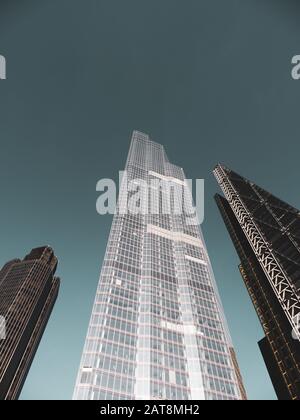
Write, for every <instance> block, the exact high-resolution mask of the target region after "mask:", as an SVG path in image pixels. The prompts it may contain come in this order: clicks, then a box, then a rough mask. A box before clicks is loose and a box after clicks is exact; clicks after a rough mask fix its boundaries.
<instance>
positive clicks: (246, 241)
mask: <svg viewBox="0 0 300 420" xmlns="http://www.w3.org/2000/svg"><path fill="white" fill-rule="evenodd" d="M214 174H215V177H216V179H217V181H218V183H219V185H220V187H221V189H222V191H223V193H224V195H225V198H224V197H222V196H221V195H216V197H215V198H216V202H217V204H218V207H219V209H220V212H221V214H222V217H223V220H224V222H225V224H226V227H227V229H228V231H229V234H230V236H231V239H232V241H233V244H234V246H235V248H236V250H237V253H238V255H239V258H240V261H241V264H240V266H239V269H240V273H241V275H242V278H243V280H244V282H245V285H246V287H247V290H248V292H249V295H250V297H251V299H252V302H253V305H254V307H255V309H256V312H257V315H258V317H259V320H260V322H261V324H262V327H263V329H264V333H265V337H264V338H263V339H262V340H261V341H260V342H259V347H260V350H261V352H262V355H263V358H264V360H265V364H266V366H267V369H268V372H269V375H270V377H271V380H272V383H273V386H274V389H275V391H276V394H277V396H278V399H280V400H299V399H300V343H299V320H300V318H299V314H300V293H299V289H300V213H299V210H297V209H295V208H293V207H292V206H290V205H288V204H287V203H285V202H283V201H282V200H279V199H278V198H276V197H274V196H273V195H272V194H270V193H269V192H267V191H265V190H263V189H262V188H260V187H259V186H257V185H255V184H253V183H252V182H250V181H248V180H247V179H245V178H243V177H241V176H240V175H238V174H237V173H235V172H233V171H232V170H230V169H228V168H226V167H224V166H221V165H218V166H217V167H216V168H215V170H214Z"/></svg>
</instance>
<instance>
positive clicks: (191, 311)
mask: <svg viewBox="0 0 300 420" xmlns="http://www.w3.org/2000/svg"><path fill="white" fill-rule="evenodd" d="M126 175H127V176H126V177H127V180H126V181H125V177H123V182H122V184H121V188H120V194H119V202H118V205H117V211H116V214H115V216H114V220H113V224H112V229H111V233H110V237H109V241H108V245H107V250H106V255H105V258H104V263H103V267H102V272H101V276H100V281H99V285H98V289H97V294H96V299H95V303H94V306H93V311H92V316H91V319H90V324H89V328H88V333H87V337H86V342H85V345H84V350H83V355H82V360H81V363H80V368H79V373H78V377H77V382H76V387H75V391H74V397H73V398H74V399H78V400H102V399H104V400H118V399H124V400H126V399H129V400H134V399H149V400H151V399H154V400H157V399H162V400H163V399H170V400H171V399H172V400H180V399H182V400H191V399H195V400H222V399H223V400H239V399H246V394H245V390H244V387H243V383H242V379H241V375H240V372H239V369H238V364H237V362H236V358H235V353H234V351H233V347H232V344H231V340H230V337H229V333H228V329H227V325H226V321H225V317H224V314H223V310H222V306H221V303H220V299H219V295H218V291H217V287H216V283H215V280H214V276H213V273H212V269H211V264H210V261H209V257H208V254H207V251H206V248H205V244H204V241H203V237H202V235H201V232H200V229H199V225H198V224H191V223H190V219H189V220H188V217H187V216H186V215H187V214H192V209H193V202H192V198H191V194H190V192H189V194H188V198H187V199H186V201H187V202H186V204H185V205H186V207H185V208H186V209H187V210H191V211H190V212H189V211H186V212H185V213H184V214H180V212H178V211H176V209H177V210H178V209H179V207H180V197H181V192H182V191H183V190H184V188H183V187H185V186H186V180H185V176H184V172H183V170H182V168H179V167H178V166H175V165H173V164H171V163H170V162H169V161H168V158H167V156H166V153H165V151H164V148H163V146H162V145H160V144H157V143H155V142H153V141H151V140H150V139H149V137H148V136H147V135H146V134H143V133H140V132H134V133H133V137H132V142H131V146H130V151H129V155H128V159H127V164H126ZM137 179H138V180H142V181H143V182H144V183H145V184H146V185H147V186H149V191H150V195H151V196H152V197H156V198H157V199H158V200H157V208H156V211H153V208H152V211H150V210H149V207H150V204H149V202H148V200H147V199H146V198H145V196H144V198H142V199H141V202H140V207H141V208H143V210H144V211H143V212H140V213H139V214H133V213H132V212H131V213H130V212H126V211H122V209H124V208H125V207H126V203H127V201H128V200H129V199H130V194H132V191H131V193H128V182H135V180H137ZM156 181H157V182H156ZM159 181H163V183H164V185H168V186H169V191H170V190H171V193H170V194H166V190H165V189H164V188H161V184H159ZM150 186H151V187H150ZM185 190H186V188H185ZM170 196H171V197H172V203H173V204H172V206H170V207H172V211H165V210H166V208H168V199H169V198H170ZM124 206H125V207H124ZM148 206H149V207H148ZM147 209H148V210H149V211H147ZM145 210H146V211H145Z"/></svg>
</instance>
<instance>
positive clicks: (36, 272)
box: [0, 247, 59, 400]
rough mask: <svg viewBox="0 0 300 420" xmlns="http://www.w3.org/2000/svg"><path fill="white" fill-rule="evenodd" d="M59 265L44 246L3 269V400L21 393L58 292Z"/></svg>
mask: <svg viewBox="0 0 300 420" xmlns="http://www.w3.org/2000/svg"><path fill="white" fill-rule="evenodd" d="M56 267H57V258H56V257H55V256H54V253H53V250H52V249H51V248H49V247H42V248H36V249H33V250H32V251H31V252H30V254H29V255H27V256H26V257H25V258H24V260H22V261H21V260H19V259H15V260H12V261H10V262H8V263H7V264H5V265H4V267H3V268H2V270H1V271H0V316H1V320H3V322H2V325H1V327H2V328H1V330H2V334H1V337H0V399H1V400H15V399H17V398H18V397H19V394H20V392H21V389H22V386H23V383H24V381H25V379H26V376H27V374H28V371H29V369H30V366H31V363H32V360H33V358H34V355H35V352H36V350H37V348H38V345H39V342H40V339H41V337H42V335H43V332H44V330H45V328H46V325H47V321H48V318H49V316H50V314H51V311H52V308H53V305H54V303H55V300H56V297H57V294H58V289H59V279H58V278H56V277H53V276H54V273H55V270H56ZM4 327H5V333H4V331H3V330H4Z"/></svg>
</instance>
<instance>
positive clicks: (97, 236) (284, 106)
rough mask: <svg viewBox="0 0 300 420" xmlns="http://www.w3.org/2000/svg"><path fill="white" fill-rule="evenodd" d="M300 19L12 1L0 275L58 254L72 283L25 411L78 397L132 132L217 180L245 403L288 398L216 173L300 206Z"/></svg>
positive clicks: (247, 6)
mask: <svg viewBox="0 0 300 420" xmlns="http://www.w3.org/2000/svg"><path fill="white" fill-rule="evenodd" d="M297 3H298V4H297ZM299 15H300V8H299V2H298V1H296V0H295V1H292V0H285V1H282V0H280V1H279V0H247V1H241V0H227V1H224V0H151V1H149V0H126V1H124V0H51V1H46V0H27V1H26V2H25V1H23V0H1V2H0V54H3V55H5V56H6V59H7V76H8V79H7V80H6V81H0V145H1V149H0V189H1V206H0V232H1V244H0V264H1V265H2V264H3V263H5V262H6V261H7V260H9V259H11V258H14V257H23V256H24V255H25V254H26V253H27V252H28V251H29V250H30V249H31V248H32V247H36V246H39V245H44V244H49V245H51V246H52V247H53V248H54V250H55V252H56V254H57V256H58V257H59V260H60V262H59V269H58V274H59V275H60V277H61V279H62V285H61V290H60V294H59V299H58V301H57V303H56V305H55V308H54V311H53V314H52V316H51V319H50V322H49V324H48V327H47V330H46V332H45V335H44V337H43V340H42V342H41V345H40V347H39V350H38V353H37V355H36V357H35V360H34V363H33V365H32V368H31V371H30V374H29V376H28V379H27V381H26V384H25V386H24V389H23V392H22V395H21V397H22V398H23V399H30V398H34V399H69V398H71V395H72V392H73V387H74V383H75V377H76V374H77V368H78V365H79V361H80V356H81V351H82V346H83V342H84V338H85V334H86V330H87V325H88V320H89V315H90V312H91V307H92V302H93V298H94V294H95V290H96V286H97V282H98V276H99V271H100V267H101V263H102V260H103V256H104V251H105V245H106V241H107V237H108V233H109V228H110V224H111V217H110V216H99V215H97V213H96V209H95V203H96V199H97V193H96V188H95V187H96V182H97V181H98V180H99V179H101V178H115V179H117V177H118V171H119V170H121V169H122V168H123V167H124V165H125V160H126V155H127V151H128V147H129V141H130V136H131V132H132V130H134V129H137V130H140V131H144V132H146V133H149V134H150V136H151V137H152V138H153V139H154V140H156V141H158V142H160V143H163V144H164V145H165V147H166V151H167V153H168V156H169V158H170V160H171V161H172V162H174V163H176V164H178V165H180V166H182V167H183V168H184V169H185V172H186V175H187V176H188V177H189V178H194V179H195V178H204V179H205V182H206V193H205V194H206V195H205V211H206V213H205V222H204V224H203V226H202V227H203V231H204V235H205V239H206V242H207V246H208V251H209V254H210V256H211V259H212V263H213V267H214V271H215V275H216V279H217V283H218V286H219V289H220V294H221V297H222V301H223V304H224V307H225V312H226V315H227V318H228V323H229V327H230V330H231V334H232V337H233V341H234V344H235V348H236V351H237V355H238V360H239V363H240V367H241V371H242V374H243V377H244V381H245V385H246V388H247V392H248V396H249V398H251V399H274V398H275V396H274V391H273V389H272V386H271V383H270V380H269V378H268V375H267V372H266V369H265V367H264V363H263V361H262V357H261V355H260V352H259V349H258V346H257V341H258V340H260V339H261V338H262V337H263V333H262V330H261V327H260V325H259V323H258V320H257V317H256V315H255V312H254V309H253V307H252V304H251V302H250V299H249V297H248V294H247V292H246V290H245V287H244V285H243V282H242V279H241V277H240V275H239V272H238V269H237V265H238V259H237V256H236V253H235V250H234V248H233V246H232V244H231V241H230V239H229V236H228V234H227V231H226V229H225V227H224V225H223V222H222V220H221V217H220V215H219V213H218V210H217V207H216V205H215V203H214V200H213V195H214V193H216V192H218V191H219V189H218V185H217V183H216V182H215V180H214V178H213V176H212V173H211V171H212V169H213V167H214V165H215V164H216V163H217V162H222V163H225V164H226V165H228V166H229V167H232V168H233V169H235V170H236V171H237V172H240V173H241V174H242V175H244V176H246V177H248V178H250V179H252V180H253V181H255V182H256V183H257V184H259V185H261V186H262V187H264V188H266V189H269V190H270V191H271V192H272V193H274V194H275V195H278V196H279V197H280V198H282V199H285V200H286V201H288V202H290V203H291V204H293V205H294V206H296V207H298V208H300V197H299V189H298V184H299V180H298V177H299V152H300V143H299V104H300V81H299V82H297V81H293V80H292V79H291V76H290V72H291V64H290V63H291V58H292V56H294V55H295V54H300V44H299V39H300V26H299V17H300V16H299Z"/></svg>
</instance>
